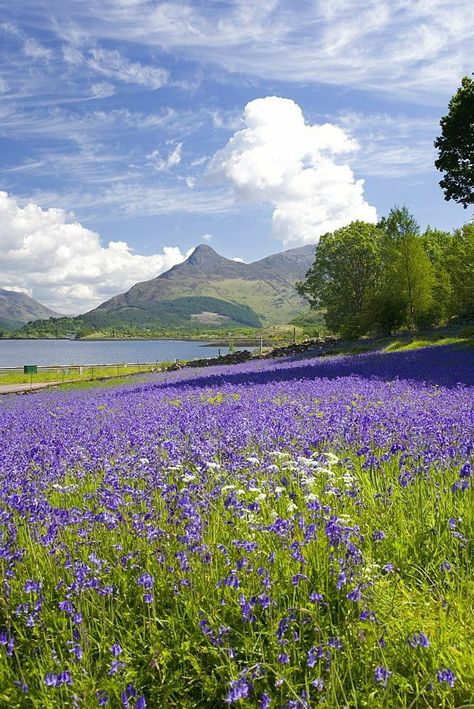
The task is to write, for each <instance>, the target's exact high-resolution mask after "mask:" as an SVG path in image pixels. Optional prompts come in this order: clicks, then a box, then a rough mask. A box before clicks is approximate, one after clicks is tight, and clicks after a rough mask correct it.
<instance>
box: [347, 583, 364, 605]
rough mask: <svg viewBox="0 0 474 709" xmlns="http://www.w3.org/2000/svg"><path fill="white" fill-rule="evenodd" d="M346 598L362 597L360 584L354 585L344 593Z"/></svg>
mask: <svg viewBox="0 0 474 709" xmlns="http://www.w3.org/2000/svg"><path fill="white" fill-rule="evenodd" d="M346 598H348V599H349V600H350V601H355V602H357V601H360V600H361V599H362V592H361V590H360V586H356V588H354V589H353V590H352V591H349V593H347V594H346Z"/></svg>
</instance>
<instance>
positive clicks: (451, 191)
mask: <svg viewBox="0 0 474 709" xmlns="http://www.w3.org/2000/svg"><path fill="white" fill-rule="evenodd" d="M448 109H449V110H448V114H447V115H446V116H444V117H443V118H442V119H441V121H440V125H441V135H440V136H439V138H437V139H436V140H435V147H436V148H437V149H438V159H437V160H436V161H435V166H436V167H437V168H438V170H440V171H441V172H443V173H444V177H443V179H442V180H441V182H440V183H439V184H440V186H441V187H442V188H443V191H444V197H445V199H446V200H450V199H453V200H454V201H455V202H459V203H460V204H462V205H463V207H464V208H466V207H467V206H468V204H474V80H473V79H471V78H469V77H468V76H465V77H464V78H463V80H462V83H461V87H460V88H459V89H458V91H457V92H456V93H455V94H454V96H453V97H452V99H451V101H450V102H449V106H448Z"/></svg>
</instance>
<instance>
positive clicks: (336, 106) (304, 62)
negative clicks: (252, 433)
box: [0, 0, 474, 313]
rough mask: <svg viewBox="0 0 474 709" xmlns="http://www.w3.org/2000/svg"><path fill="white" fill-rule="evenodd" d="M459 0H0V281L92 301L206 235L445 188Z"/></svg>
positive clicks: (468, 50)
mask: <svg viewBox="0 0 474 709" xmlns="http://www.w3.org/2000/svg"><path fill="white" fill-rule="evenodd" d="M469 17H472V8H471V3H470V2H468V0H458V2H456V3H453V2H452V0H449V1H445V0H298V1H297V2H296V1H295V0H281V1H278V0H259V1H258V2H256V1H255V0H253V1H252V0H188V2H185V1H183V2H179V1H170V2H160V1H158V0H67V2H64V0H19V2H16V3H12V2H11V0H0V287H4V288H10V289H14V290H22V291H24V292H27V293H28V294H29V295H32V296H34V297H35V298H37V299H38V300H40V301H41V302H43V303H44V304H45V305H48V306H49V307H51V308H53V309H54V310H57V311H59V312H62V313H79V312H85V311H87V310H90V309H91V308H93V307H95V306H97V305H98V304H99V303H101V302H103V301H104V300H106V299H107V298H109V297H111V296H112V295H114V294H116V293H119V292H123V291H126V290H127V289H128V288H130V287H131V286H132V285H133V284H134V283H136V282H138V281H144V280H148V279H150V278H154V277H155V276H157V275H159V273H161V272H163V271H165V270H167V269H168V268H170V267H171V266H173V265H175V264H176V263H179V262H180V261H182V260H183V259H185V258H186V255H187V254H189V253H190V251H191V250H192V249H193V248H194V247H195V246H196V245H198V244H200V243H208V244H209V245H211V246H212V247H213V248H214V249H215V250H216V251H218V252H219V253H220V254H222V255H223V256H226V257H228V258H237V259H242V260H244V261H247V262H251V261H255V260H257V259H260V258H263V257H265V256H267V255H269V254H271V253H276V252H278V251H282V250H284V249H288V248H293V247H297V246H302V245H305V244H316V243H317V241H318V238H319V237H320V236H321V234H324V233H325V232H328V231H334V230H335V229H337V228H339V227H341V226H344V225H345V224H348V223H350V222H351V221H353V220H355V219H362V220H365V221H369V222H375V221H377V219H379V218H380V217H382V216H383V215H386V214H387V213H388V212H389V210H390V209H391V208H392V207H393V206H395V205H398V206H402V205H406V206H407V207H408V208H409V209H410V211H411V212H412V213H413V214H414V215H415V217H416V218H417V220H418V222H419V223H420V225H421V227H422V228H425V227H426V226H427V225H431V226H436V227H438V228H443V229H449V230H451V229H454V228H457V227H459V226H461V225H462V224H463V223H465V222H466V221H468V219H469V217H470V216H471V214H469V213H468V212H467V211H466V210H464V209H463V208H462V207H461V206H460V205H457V204H456V203H454V202H446V201H445V200H444V196H443V193H442V190H441V188H440V187H439V184H438V183H439V180H440V179H441V177H442V176H441V175H440V173H438V172H437V171H436V169H435V168H434V160H435V158H436V151H435V148H434V146H433V141H434V139H435V138H436V137H437V136H438V135H439V133H440V128H439V120H440V118H441V117H442V116H443V115H445V114H446V113H447V106H448V102H449V99H450V97H451V96H452V95H453V94H454V93H455V92H456V90H457V88H458V87H459V86H460V83H461V78H462V77H463V76H464V75H466V74H470V73H471V72H472V70H473V66H472V47H473V46H474V23H473V22H472V21H471V22H469V20H468V18H469Z"/></svg>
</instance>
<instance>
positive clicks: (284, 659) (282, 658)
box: [277, 652, 290, 665]
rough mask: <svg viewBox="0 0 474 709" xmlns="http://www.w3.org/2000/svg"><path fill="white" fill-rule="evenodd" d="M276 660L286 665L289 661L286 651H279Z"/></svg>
mask: <svg viewBox="0 0 474 709" xmlns="http://www.w3.org/2000/svg"><path fill="white" fill-rule="evenodd" d="M277 661H278V662H279V663H280V664H281V665H288V664H289V662H290V657H289V655H288V654H287V653H286V652H280V654H279V655H278V657H277Z"/></svg>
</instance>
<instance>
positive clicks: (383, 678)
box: [374, 666, 392, 687]
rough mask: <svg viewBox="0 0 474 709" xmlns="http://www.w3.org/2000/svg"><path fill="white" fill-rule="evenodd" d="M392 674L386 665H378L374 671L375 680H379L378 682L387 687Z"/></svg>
mask: <svg viewBox="0 0 474 709" xmlns="http://www.w3.org/2000/svg"><path fill="white" fill-rule="evenodd" d="M391 674H392V673H391V672H390V670H388V669H387V668H386V667H380V666H379V667H376V668H375V672H374V676H375V681H376V682H377V684H381V685H382V687H386V686H387V682H388V679H389V677H390V676H391Z"/></svg>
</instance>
